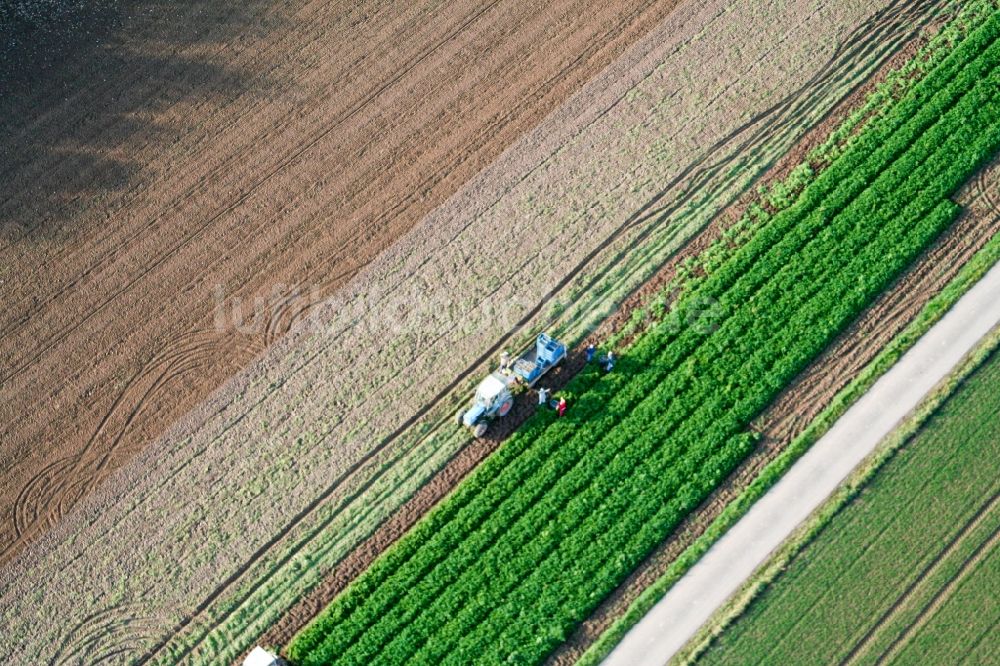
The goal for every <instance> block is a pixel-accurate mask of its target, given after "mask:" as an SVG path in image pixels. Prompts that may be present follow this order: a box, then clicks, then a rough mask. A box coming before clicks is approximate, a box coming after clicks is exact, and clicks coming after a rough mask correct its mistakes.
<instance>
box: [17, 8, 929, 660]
mask: <svg viewBox="0 0 1000 666" xmlns="http://www.w3.org/2000/svg"><path fill="white" fill-rule="evenodd" d="M931 8H932V6H931V4H929V3H928V4H918V5H910V4H909V3H904V2H884V3H883V4H881V5H878V7H877V8H872V7H871V3H870V2H856V3H844V2H839V1H838V2H820V3H815V2H806V1H805V0H802V1H801V2H793V3H786V2H775V3H773V4H769V5H767V6H765V7H764V8H763V9H762V8H761V5H760V3H754V2H749V1H746V2H740V3H736V6H735V8H734V5H733V3H727V2H722V0H718V1H716V2H709V3H686V4H684V5H681V6H680V7H679V8H678V9H677V10H676V12H675V14H672V15H671V16H670V17H668V19H667V20H666V21H664V22H663V24H661V25H660V26H658V27H657V28H656V30H654V31H653V32H651V33H650V35H648V36H647V37H646V38H644V39H643V40H640V41H639V42H637V44H636V45H635V46H634V47H633V48H631V49H630V50H629V51H628V52H627V54H626V56H623V57H622V58H620V59H619V60H617V61H616V62H615V63H614V64H613V65H612V66H611V67H609V68H608V69H607V70H606V71H605V72H604V73H602V74H601V76H600V77H598V78H597V79H595V80H594V81H593V82H591V83H590V84H587V85H586V86H585V87H584V88H583V89H582V90H581V91H580V93H579V94H578V95H575V96H573V97H572V98H571V99H570V100H569V101H567V103H566V104H564V105H563V106H561V107H560V108H559V109H558V110H557V111H556V112H555V113H553V114H552V115H551V116H550V117H549V118H547V119H546V121H545V122H544V123H543V124H542V125H541V126H540V127H539V128H537V129H536V130H535V131H532V132H530V133H529V134H527V135H526V136H525V137H524V138H523V139H521V140H520V141H518V142H517V143H516V144H515V145H513V146H512V147H511V148H510V149H509V150H507V151H506V152H505V153H504V154H503V155H501V156H500V157H499V158H498V159H497V160H495V161H494V162H493V164H491V165H490V166H489V167H488V168H486V169H485V170H484V171H483V172H482V173H481V174H480V175H478V176H477V177H476V178H475V179H473V180H472V181H470V182H469V183H468V184H467V185H466V186H464V187H463V188H462V189H461V190H460V191H459V192H458V193H456V195H455V196H453V197H452V198H451V199H449V201H448V202H446V203H445V204H444V205H442V206H440V207H438V208H437V209H435V210H434V212H433V213H432V214H431V215H429V216H428V217H427V218H426V219H425V220H424V221H423V222H422V223H421V225H420V227H418V228H417V229H416V230H415V232H414V233H412V234H409V235H408V236H407V237H406V238H405V239H403V241H401V242H399V243H397V244H396V245H394V246H393V247H392V248H390V249H389V250H388V251H386V252H384V253H383V254H382V255H381V256H380V257H379V258H378V259H377V260H376V261H374V262H372V263H371V264H370V265H369V266H367V267H366V268H365V269H363V270H362V272H361V273H360V274H359V276H358V277H357V278H355V279H354V280H352V281H351V283H350V284H349V285H348V286H347V287H346V288H344V289H343V290H342V291H340V292H338V293H337V294H336V295H335V298H333V299H332V301H331V302H330V303H327V304H324V305H323V306H322V307H317V308H314V309H313V312H312V313H311V314H310V316H309V317H308V318H307V319H306V320H304V321H303V322H302V323H303V325H302V326H296V327H294V329H293V330H292V331H291V333H290V334H289V335H287V336H286V337H285V338H284V339H282V340H281V341H279V342H278V343H277V345H276V346H275V347H274V348H272V349H271V350H270V351H269V352H268V353H267V354H265V355H264V356H263V357H262V359H261V361H260V362H259V363H255V364H254V365H253V366H252V367H251V368H250V369H249V370H248V371H247V372H246V373H243V374H241V375H240V376H239V377H237V379H235V380H233V381H232V382H230V383H229V384H228V385H227V386H226V387H224V389H223V390H221V391H220V392H218V393H217V394H216V395H214V396H213V397H212V398H211V399H210V400H209V401H207V402H205V403H204V404H202V405H201V406H199V407H198V409H196V410H195V411H193V412H192V413H191V414H189V415H188V416H187V417H185V418H184V419H183V420H182V421H181V422H180V423H178V424H177V425H176V426H175V427H174V428H173V429H172V430H171V431H170V432H169V433H168V435H167V436H166V437H164V438H163V439H161V440H160V441H158V442H156V443H155V444H153V445H150V446H149V447H148V449H147V450H145V451H143V452H142V453H140V454H139V455H138V456H137V460H136V463H135V464H134V465H130V466H128V467H127V468H125V469H123V470H120V471H119V472H118V473H116V474H115V475H114V476H113V478H112V479H111V480H110V482H109V483H106V484H101V486H100V488H98V489H97V490H95V491H94V492H92V493H91V494H90V496H88V497H87V498H86V499H84V500H83V501H81V502H80V503H79V504H78V506H77V508H76V510H74V511H73V512H72V513H71V514H70V515H67V516H65V518H64V519H63V521H62V522H61V523H60V525H58V526H57V527H56V528H55V529H53V530H51V531H50V532H49V533H48V534H46V535H44V536H43V537H41V538H40V539H39V541H38V543H37V544H35V545H34V546H32V547H30V548H29V549H27V550H26V551H25V552H24V553H23V554H22V555H21V556H20V557H18V558H17V559H15V560H14V561H13V562H12V563H11V565H10V567H9V569H8V570H7V571H6V572H4V573H3V575H2V577H0V597H3V599H4V601H5V602H7V601H9V602H10V603H8V604H6V606H4V608H5V610H2V611H0V614H2V615H0V616H2V617H3V619H4V621H5V622H9V624H10V626H11V627H12V631H16V630H19V629H20V628H21V627H22V624H23V622H24V618H26V617H29V615H30V616H31V617H51V618H53V620H57V621H54V622H53V623H52V624H51V626H49V627H48V628H47V629H44V630H39V631H34V632H33V634H32V636H31V640H30V641H25V642H24V644H22V645H19V646H16V648H14V647H12V648H11V649H12V650H16V651H15V652H14V656H15V658H16V657H21V658H25V659H29V660H30V659H32V658H34V659H36V660H37V659H39V658H43V659H44V658H47V657H46V656H45V652H46V649H47V648H46V647H45V646H46V642H45V641H46V638H47V637H48V636H49V635H50V634H55V635H57V636H58V637H60V638H62V637H63V636H64V634H65V631H66V630H64V629H62V628H63V627H72V626H77V625H79V624H80V622H81V618H83V617H87V616H89V615H90V614H92V613H95V612H100V611H101V610H102V604H103V603H105V602H102V601H101V600H102V599H105V598H107V597H108V594H106V593H103V592H101V589H102V588H103V587H104V586H107V585H112V586H113V585H119V586H123V589H118V588H116V594H117V596H118V597H124V598H125V599H126V600H138V599H142V600H144V602H145V603H146V604H147V607H149V608H150V609H159V608H169V609H174V610H173V611H172V612H171V613H169V614H167V613H158V614H157V617H163V618H166V617H168V616H169V618H170V619H169V620H166V619H165V620H164V621H163V626H162V631H161V633H160V639H159V640H156V641H147V642H146V644H145V647H144V648H143V649H142V650H141V651H137V652H136V653H133V657H138V656H139V655H140V654H145V655H146V658H147V659H148V660H149V661H168V662H169V661H171V660H172V657H173V656H176V655H181V654H188V655H190V654H198V655H204V654H205V652H204V650H206V649H208V648H212V649H219V650H222V649H223V648H225V649H227V650H228V647H227V646H233V645H236V646H238V645H243V644H248V643H249V642H252V640H253V639H254V638H255V637H256V636H259V635H260V634H261V633H263V631H264V630H266V628H267V624H268V623H269V622H270V621H273V620H274V619H276V618H275V615H274V614H275V613H277V614H278V616H280V614H282V613H283V612H284V610H285V609H287V608H289V607H290V606H291V605H292V604H294V602H295V601H296V600H297V599H298V598H299V597H300V596H301V594H303V593H304V592H305V591H308V590H309V589H310V587H311V586H315V585H318V584H319V582H320V581H321V580H322V579H323V577H325V576H326V575H327V574H330V573H331V572H332V571H335V570H338V563H339V562H344V561H345V558H346V557H347V556H348V555H349V554H350V553H351V552H352V550H353V549H354V548H356V547H357V545H358V544H360V543H362V542H363V541H364V540H365V539H366V538H368V537H369V536H371V535H372V534H374V533H375V531H376V529H377V528H378V526H379V525H381V524H383V523H384V521H385V520H386V519H387V517H388V516H390V515H392V514H393V513H395V512H396V511H397V510H398V508H399V507H400V506H402V505H403V504H404V503H405V502H406V500H407V499H408V498H409V497H411V496H413V494H414V492H416V489H418V488H419V487H420V486H421V485H423V483H424V482H425V481H427V480H428V479H430V478H433V477H434V475H435V473H436V472H437V471H439V470H441V469H442V468H443V467H444V466H445V465H446V464H447V462H448V460H449V459H451V458H452V457H453V456H455V455H456V454H457V453H458V452H459V451H461V450H462V449H463V448H464V447H465V446H466V445H467V444H468V441H467V439H466V437H465V435H464V434H463V433H461V432H458V431H456V430H455V429H454V428H443V427H440V424H442V423H444V422H445V419H450V417H451V416H452V415H453V407H454V406H456V402H457V400H458V399H460V398H462V397H464V396H465V393H464V392H465V389H467V388H468V387H469V384H471V382H472V379H473V377H471V376H469V373H470V372H472V373H474V374H475V375H476V376H478V372H479V371H480V370H481V367H480V366H481V362H482V361H485V359H486V358H487V356H486V355H485V354H484V350H490V349H497V348H499V346H500V345H501V344H503V341H504V340H516V341H520V340H521V339H522V338H523V337H525V336H524V335H522V334H521V332H520V330H521V328H522V325H523V329H524V330H528V329H531V330H533V329H534V328H535V327H538V326H541V325H548V324H551V325H552V326H554V327H555V328H556V329H557V330H558V331H559V332H560V334H565V335H566V337H567V338H569V339H579V338H580V337H582V335H583V334H584V333H585V332H586V331H587V330H588V329H589V328H590V327H591V326H593V325H594V324H595V323H596V322H598V321H600V319H601V317H602V316H604V314H606V313H607V308H608V307H609V306H613V305H614V304H615V303H617V302H619V301H620V300H621V299H622V298H624V297H625V296H626V295H627V294H628V293H630V292H631V291H633V290H634V289H636V288H638V287H639V286H640V285H641V284H642V283H643V282H644V281H645V279H647V278H648V277H649V276H650V275H651V274H652V273H653V272H655V270H656V269H657V267H658V266H660V265H662V264H663V262H665V261H667V260H668V259H669V258H670V257H671V256H673V255H674V254H675V253H676V252H677V251H678V249H679V248H680V247H681V246H682V245H683V244H684V242H685V241H686V240H688V239H689V238H691V236H692V235H694V234H695V233H696V232H697V231H698V230H699V229H701V228H703V227H704V226H705V225H706V224H708V222H709V221H710V220H711V219H712V218H713V217H714V215H715V214H716V213H717V212H718V211H720V210H721V209H723V208H724V207H725V206H726V205H728V203H730V202H731V201H732V200H733V199H734V198H736V197H737V196H739V194H740V192H742V191H744V190H745V189H746V188H747V187H748V186H750V185H751V184H752V183H753V181H754V179H755V177H756V176H757V175H759V174H760V173H762V172H763V171H765V170H766V168H767V166H768V165H769V164H770V163H771V162H772V161H774V160H776V159H777V158H778V157H780V155H782V154H783V153H784V152H785V151H786V150H788V149H789V148H790V147H791V146H792V145H793V144H794V143H795V141H796V140H797V138H798V137H799V136H801V134H802V133H803V132H804V131H805V129H806V128H807V127H809V126H810V125H812V124H814V123H815V122H818V121H819V120H820V119H822V117H823V116H824V115H825V113H827V111H828V110H829V109H830V108H831V107H832V106H833V104H834V103H835V102H836V101H837V100H838V99H840V98H841V97H843V96H844V95H845V94H847V93H848V92H850V90H852V89H853V88H854V87H856V86H857V85H858V84H859V83H860V82H861V81H863V80H864V79H865V78H866V77H867V75H868V74H870V72H871V71H872V70H873V69H874V68H876V67H877V66H878V64H879V60H880V59H884V58H885V57H886V55H887V53H888V52H889V51H891V50H892V49H893V48H895V46H898V45H899V44H900V43H902V42H903V41H905V39H906V38H907V36H908V35H910V34H911V33H912V31H913V30H914V29H915V26H916V25H917V24H919V23H920V22H921V21H922V20H924V18H925V16H926V14H927V13H928V12H929V11H930V10H931ZM755 25H756V26H758V27H757V28H755V27H754V26H755ZM748 26H749V27H748ZM734 30H735V32H734ZM760 30H771V31H773V33H772V34H771V37H772V39H771V40H761V39H760V35H761V32H760ZM831 34H832V35H833V36H834V37H833V40H834V41H833V42H832V43H831V41H824V38H825V39H826V40H830V39H831ZM894 45H895V46H894ZM775 62H779V63H785V64H784V68H783V69H782V68H778V69H775ZM802 71H808V72H810V73H816V72H821V73H823V72H825V74H821V75H818V76H813V75H812V74H811V75H810V78H809V83H808V84H807V86H806V87H803V84H802V81H801V80H800V79H798V78H796V77H797V76H799V75H800V74H801V72H802ZM691 81H696V82H698V85H699V86H700V87H698V86H694V87H693V86H692V84H691ZM630 90H632V91H633V92H632V93H629V91H630ZM711 146H715V148H714V153H713V150H710V149H709V147H711ZM668 185H669V186H670V187H668ZM681 202H683V203H685V204H686V205H684V206H680V205H675V204H679V203H681ZM630 211H634V212H633V213H632V214H629V212H630ZM549 220H553V221H555V220H558V221H560V224H559V225H556V226H555V227H554V228H550V226H549V225H547V224H546V222H547V221H549ZM498 228H505V229H508V232H509V234H510V235H513V236H514V237H521V236H522V235H525V236H526V235H528V234H530V235H531V236H532V237H533V238H535V239H536V240H537V243H535V244H534V245H533V247H532V248H531V252H528V253H525V254H523V255H521V256H515V257H514V258H513V259H512V260H511V261H510V262H498V261H496V260H495V259H494V257H496V256H497V255H498V251H500V250H501V248H502V245H501V246H498V239H497V238H496V233H495V230H496V229H498ZM490 230H494V231H493V232H492V233H491V232H490ZM542 232H545V233H542ZM574 267H576V269H574ZM574 273H576V274H575V275H574ZM525 276H531V279H526V278H525ZM553 285H555V286H556V288H555V289H553ZM421 299H423V300H422V302H423V303H425V304H428V303H429V304H430V305H431V306H432V307H430V308H429V309H428V310H427V311H426V312H421V311H420V310H419V308H418V307H417V306H418V305H419V304H420V302H421ZM553 301H557V303H556V304H557V305H559V306H560V307H558V308H557V309H556V310H554V311H552V310H551V309H550V308H549V306H550V305H553ZM539 304H542V305H539ZM504 307H509V308H510V310H509V312H504V311H503V308H504ZM397 308H400V310H401V312H402V313H403V314H405V313H406V312H407V310H408V309H409V310H411V311H416V313H417V318H416V319H414V320H405V319H404V320H399V321H397V320H395V319H392V318H389V319H387V318H386V316H385V313H386V312H390V311H391V312H395V311H396V309H397ZM490 308H499V310H496V311H500V312H501V313H502V314H504V315H505V316H500V317H496V316H489V317H485V318H482V319H477V318H476V316H477V315H480V314H483V313H487V312H488V311H489V310H490ZM306 324H308V325H306ZM372 350H378V351H374V352H373V351H372ZM387 400H391V401H392V404H393V409H392V410H385V409H379V408H378V406H379V405H381V404H385V402H386V401H387ZM414 414H417V415H418V416H417V417H416V418H414V417H413V415H414ZM431 435H432V436H431ZM422 508H423V509H426V507H422ZM418 514H419V511H418V512H416V514H415V515H418ZM290 517H294V519H293V518H290ZM290 521H291V522H290ZM97 534H99V535H100V539H93V538H91V536H92V535H97ZM88 535H91V536H88ZM389 537H390V539H391V537H392V535H389ZM189 543H198V544H199V546H198V548H196V549H191V548H188V547H187V544H189ZM385 543H386V542H385V541H382V542H381V543H380V545H382V546H383V547H384V545H385ZM133 544H141V547H136V546H135V545H133ZM54 570H58V571H59V575H58V576H52V575H47V573H46V572H51V571H54ZM95 572H100V575H94V574H95ZM28 589H30V590H33V591H34V595H33V597H32V598H33V599H35V603H32V604H31V606H30V607H31V610H30V611H29V610H27V609H26V608H25V607H24V604H26V603H27V602H25V601H23V600H24V599H27V598H28V596H29V595H27V594H22V592H25V591H26V590H28ZM69 594H74V595H76V598H80V599H82V600H85V601H83V602H81V604H80V605H79V607H74V608H65V607H64V606H60V605H58V603H57V599H60V598H66V597H67V595H69ZM299 619H300V620H302V619H305V618H302V617H300V618H299ZM206 628H207V629H206ZM219 646H222V647H221V648H220V647H219ZM222 654H226V655H229V656H230V657H232V656H235V655H232V654H231V652H222V651H220V652H219V653H218V655H222ZM218 658H219V659H223V657H222V656H218Z"/></svg>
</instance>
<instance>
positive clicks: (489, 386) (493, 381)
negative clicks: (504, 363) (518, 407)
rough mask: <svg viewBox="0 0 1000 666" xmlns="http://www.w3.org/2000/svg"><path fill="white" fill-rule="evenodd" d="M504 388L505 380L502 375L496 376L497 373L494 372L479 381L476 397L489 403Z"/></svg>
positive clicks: (505, 386)
mask: <svg viewBox="0 0 1000 666" xmlns="http://www.w3.org/2000/svg"><path fill="white" fill-rule="evenodd" d="M506 388H507V382H506V380H505V379H504V378H503V376H502V375H501V376H500V377H498V376H497V373H495V372H494V373H492V374H490V375H489V376H488V377H486V379H484V380H483V381H481V382H479V388H478V389H476V399H477V400H481V401H483V402H486V403H489V402H491V401H492V400H493V398H495V397H497V396H498V395H499V394H500V392H501V391H503V390H505V389H506Z"/></svg>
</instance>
